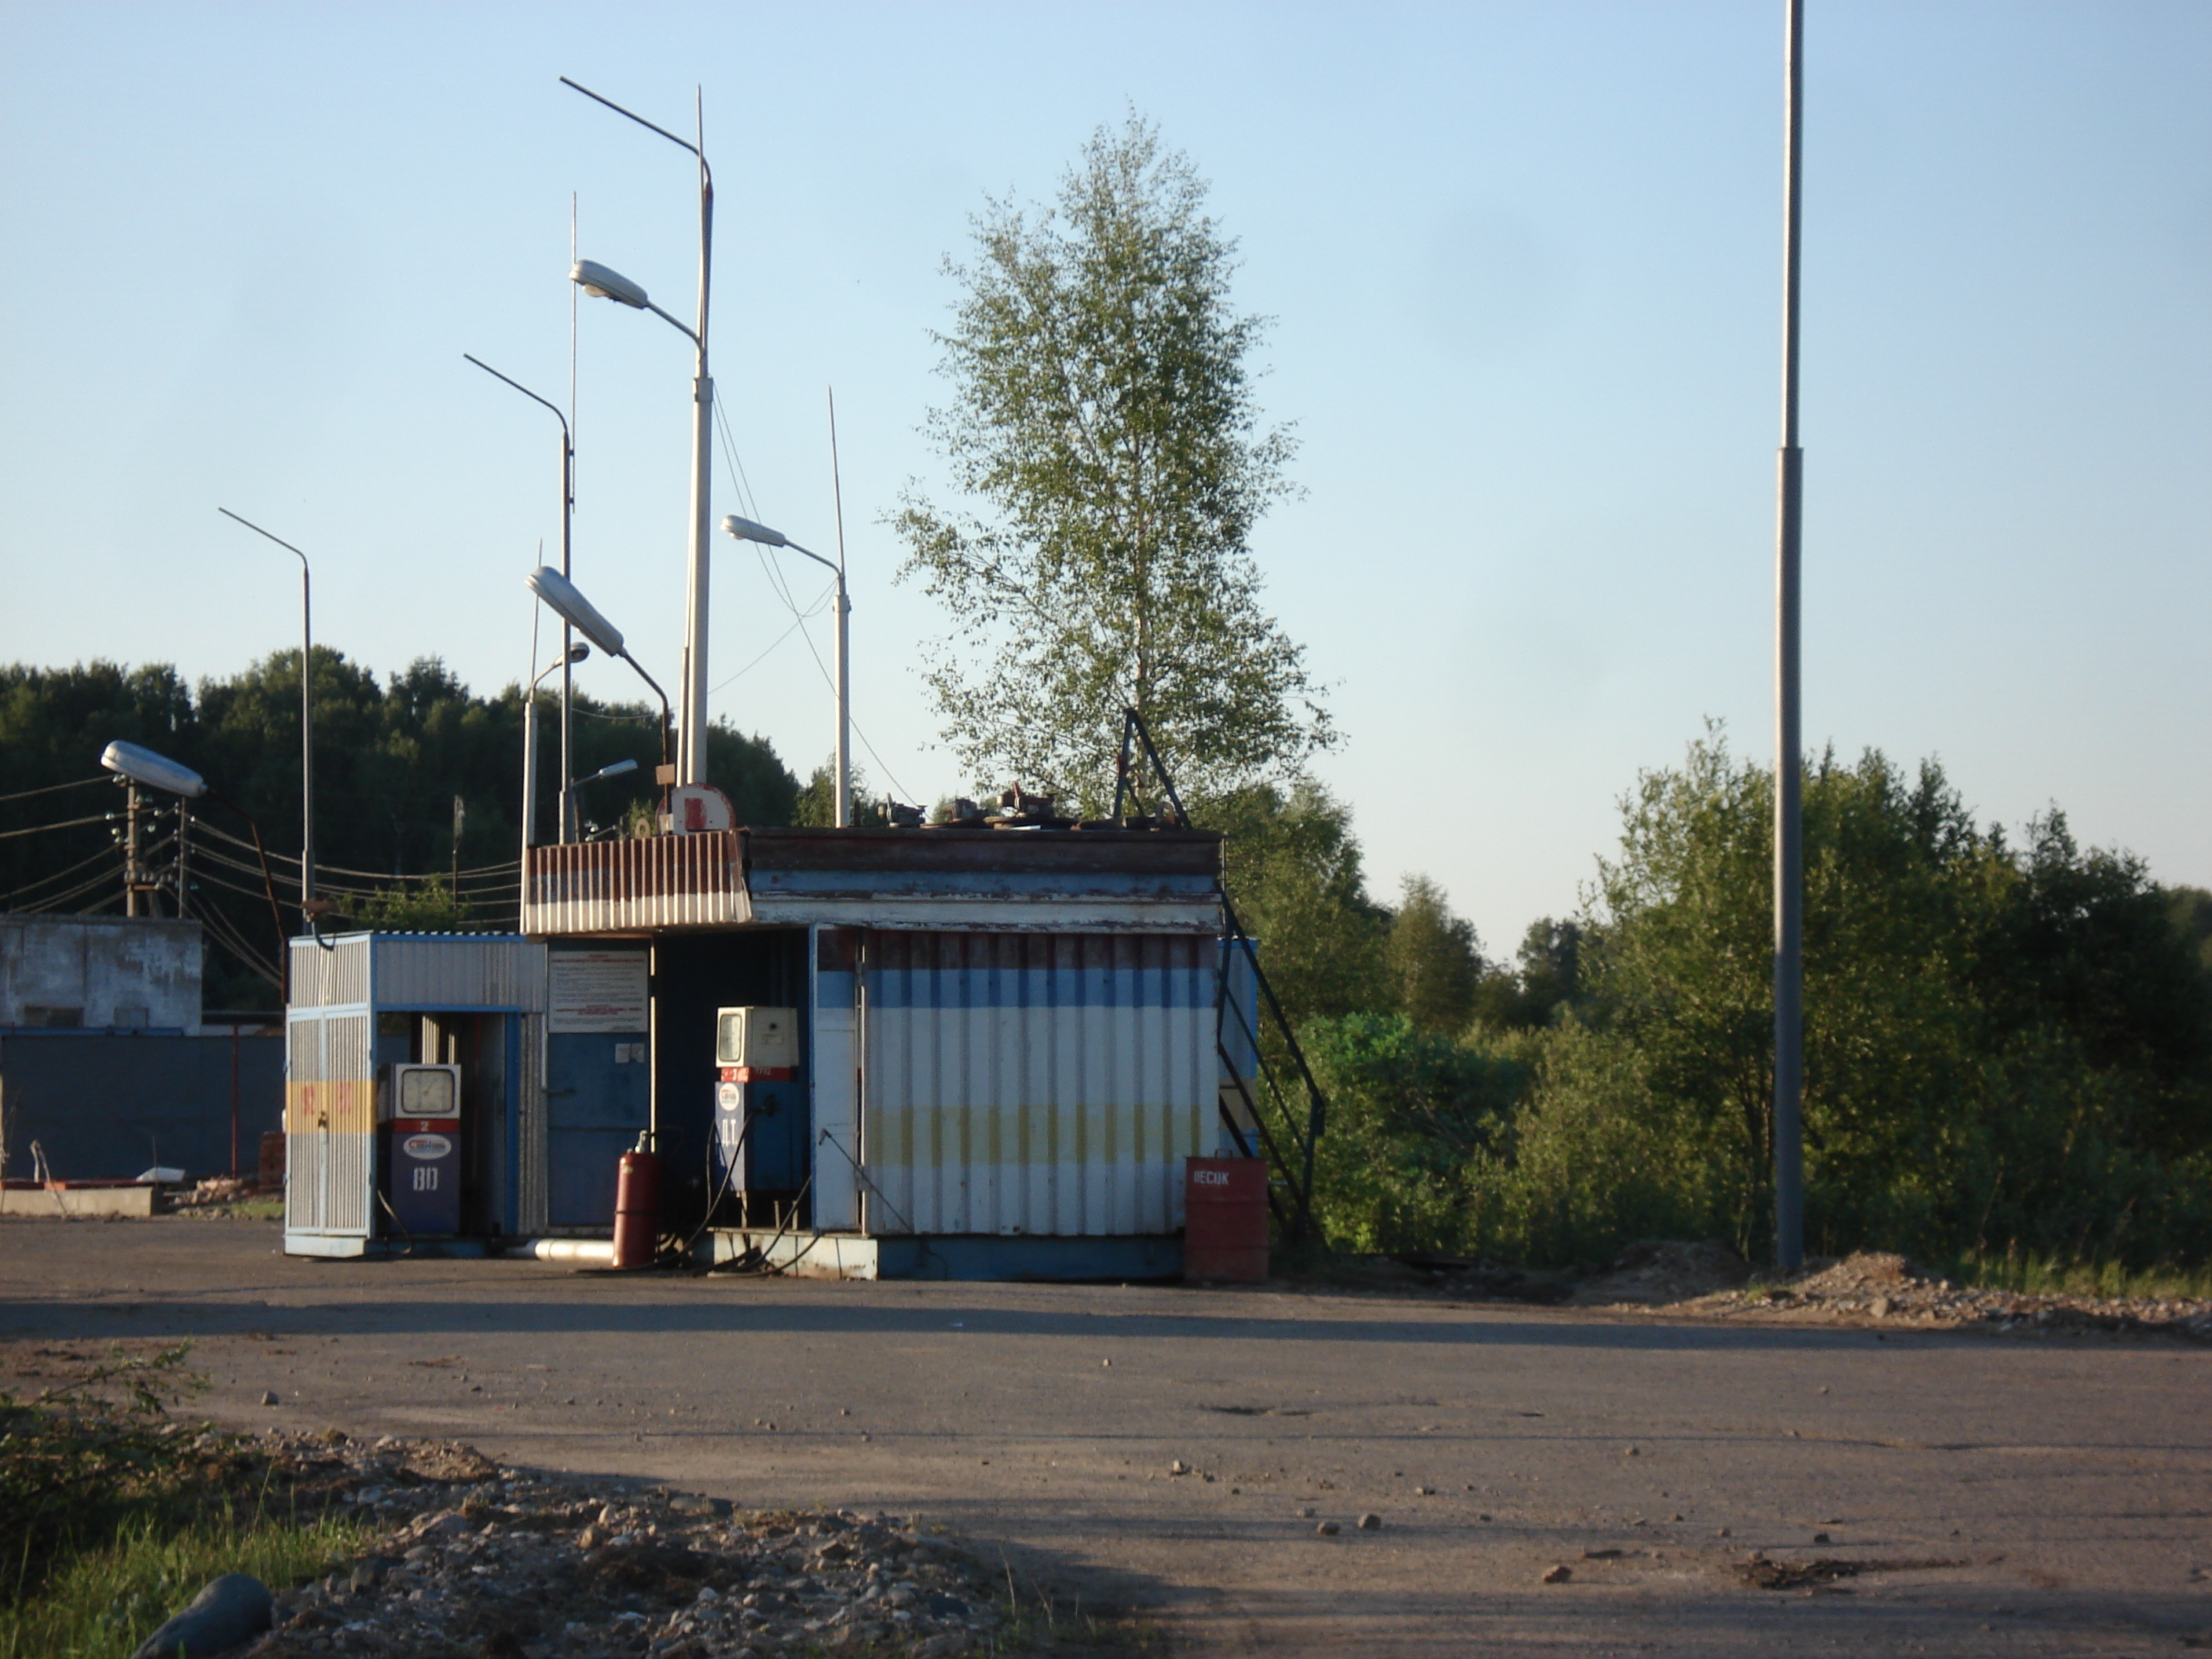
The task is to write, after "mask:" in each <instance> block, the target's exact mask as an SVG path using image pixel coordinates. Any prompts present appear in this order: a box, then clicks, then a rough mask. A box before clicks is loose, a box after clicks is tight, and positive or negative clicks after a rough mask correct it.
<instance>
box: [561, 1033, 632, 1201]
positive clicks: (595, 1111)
mask: <svg viewBox="0 0 2212 1659" xmlns="http://www.w3.org/2000/svg"><path fill="white" fill-rule="evenodd" d="M650 1054H651V1048H650V1045H649V1044H648V1042H647V1036H646V1034H645V1033H644V1032H643V1031H637V1032H599V1031H592V1032H578V1033H568V1034H562V1035H556V1036H549V1037H547V1038H546V1039H545V1127H546V1158H545V1163H546V1174H547V1195H546V1197H547V1204H546V1208H547V1215H546V1221H547V1223H548V1225H551V1226H555V1227H608V1228H611V1227H612V1226H613V1225H614V1220H615V1171H616V1166H617V1164H618V1162H619V1161H620V1159H621V1158H622V1155H623V1153H624V1152H628V1151H629V1149H630V1148H631V1147H632V1146H635V1145H636V1144H637V1138H638V1136H639V1134H640V1133H642V1132H643V1131H644V1130H646V1129H647V1128H648V1127H651V1124H652V1121H653V1067H652V1066H651V1064H650V1059H649V1057H650Z"/></svg>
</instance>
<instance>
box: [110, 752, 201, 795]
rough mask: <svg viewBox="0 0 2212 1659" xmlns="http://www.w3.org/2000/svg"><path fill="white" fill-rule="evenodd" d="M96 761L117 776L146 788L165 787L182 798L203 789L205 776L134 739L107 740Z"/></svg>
mask: <svg viewBox="0 0 2212 1659" xmlns="http://www.w3.org/2000/svg"><path fill="white" fill-rule="evenodd" d="M100 764H101V765H102V766H104V767H106V769H108V770H109V771H111V772H113V773H115V774H117V775H118V776H121V777H125V778H128V779H130V780H131V782H133V783H143V784H144V785H145V786H146V787H148V788H149V789H166V790H167V791H168V793H171V794H173V795H182V796H183V797H184V798H185V799H186V800H197V799H199V798H200V797H201V796H202V795H204V794H205V793H207V782H206V780H204V778H202V777H201V776H200V775H199V774H198V773H197V772H195V771H193V770H192V769H191V767H189V766H180V765H179V764H178V763H176V762H175V761H173V760H171V759H170V758H169V757H167V755H157V754H155V752H154V751H153V750H150V749H142V748H141V747H139V746H138V744H135V743H121V742H117V743H111V744H108V745H107V747H106V748H105V749H103V750H100Z"/></svg>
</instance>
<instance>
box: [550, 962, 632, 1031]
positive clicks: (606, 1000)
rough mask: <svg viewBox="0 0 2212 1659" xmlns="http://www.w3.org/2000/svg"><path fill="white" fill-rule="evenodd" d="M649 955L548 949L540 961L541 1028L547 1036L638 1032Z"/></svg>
mask: <svg viewBox="0 0 2212 1659" xmlns="http://www.w3.org/2000/svg"><path fill="white" fill-rule="evenodd" d="M650 963H651V957H650V954H649V953H648V952H647V951H551V952H550V953H549V954H548V956H547V958H546V985H545V1029H546V1030H548V1031H550V1032H574V1031H643V1030H650V1029H651V1028H652V1015H651V1012H650V1008H649V1006H648V999H649V995H650V993H649V991H648V989H647V985H648V979H649V968H650Z"/></svg>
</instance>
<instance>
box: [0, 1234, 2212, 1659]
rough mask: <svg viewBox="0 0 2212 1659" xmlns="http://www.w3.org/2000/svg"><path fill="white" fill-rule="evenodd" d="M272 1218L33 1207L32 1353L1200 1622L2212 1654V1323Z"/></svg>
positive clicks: (4, 1310)
mask: <svg viewBox="0 0 2212 1659" xmlns="http://www.w3.org/2000/svg"><path fill="white" fill-rule="evenodd" d="M278 1243H279V1235H278V1230H277V1228H276V1226H275V1225H274V1224H270V1223H264V1222H246V1221H235V1220H199V1219H191V1218H161V1219H156V1220H154V1221H131V1222H112V1223H89V1222H76V1223H64V1222H43V1221H8V1222H0V1342H4V1343H6V1344H8V1345H9V1346H15V1345H18V1344H25V1343H27V1344H30V1345H33V1346H35V1345H38V1344H40V1343H46V1342H52V1341H54V1340H60V1339H72V1340H107V1339H113V1338H122V1337H161V1338H179V1337H184V1338H190V1339H191V1340H192V1342H193V1344H194V1363H195V1364H197V1365H198V1366H199V1367H200V1368H201V1369H202V1370H204V1371H205V1372H206V1373H207V1374H208V1376H209V1377H210V1383H211V1386H210V1389H209V1391H208V1393H207V1394H206V1395H204V1398H203V1400H202V1401H201V1402H200V1408H201V1409H204V1411H205V1412H206V1413H208V1414H209V1415H210V1416H212V1417H214V1418H216V1419H218V1420H220V1421H222V1422H225V1423H228V1424H233V1425H240V1426H259V1425H265V1424H269V1423H272V1422H273V1423H277V1424H282V1425H285V1426H288V1427H306V1428H321V1427H325V1426H336V1427H339V1428H343V1429H344V1430H345V1431H348V1432H349V1433H354V1434H380V1433H390V1434H405V1435H417V1436H435V1437H456V1438H461V1439H465V1440H468V1441H469V1442H471V1443H473V1444H475V1445H477V1447H479V1448H481V1449H483V1451H485V1452H486V1453H488V1454H489V1455H493V1456H495V1457H498V1458H501V1459H503V1460H507V1461H509V1462H516V1463H520V1464H526V1465H530V1466H534V1467H538V1468H546V1469H550V1470H567V1471H570V1472H574V1473H587V1474H599V1475H605V1476H607V1477H609V1478H614V1477H635V1478H646V1479H651V1480H664V1481H667V1482H670V1483H672V1484H674V1485H677V1486H682V1487H684V1488H686V1489H688V1490H691V1491H696V1492H706V1493H708V1494H711V1495H714V1496H717V1497H724V1498H731V1499H732V1500H733V1501H735V1502H736V1503H738V1504H741V1505H744V1506H746V1507H750V1508H769V1507H781V1506H847V1507H851V1508H854V1509H860V1510H869V1511H874V1510H887V1511H890V1512H891V1513H893V1514H911V1513H915V1512H917V1511H918V1512H920V1513H921V1514H922V1515H924V1516H926V1517H928V1518H929V1519H931V1520H934V1521H937V1522H942V1523H944V1524H946V1525H948V1526H950V1527H951V1528H953V1529H954V1530H955V1531H956V1532H957V1533H958V1534H961V1535H963V1537H964V1538H965V1539H966V1540H967V1541H969V1543H970V1544H971V1546H972V1547H975V1549H976V1550H977V1551H978V1552H979V1553H981V1554H982V1555H983V1556H984V1557H985V1558H986V1559H989V1560H992V1561H994V1562H995V1561H999V1560H1000V1559H1003V1560H1004V1562H1005V1564H1006V1568H1007V1569H1008V1570H1009V1571H1011V1572H1012V1575H1013V1578H1014V1582H1015V1583H1017V1584H1018V1586H1019V1587H1020V1588H1021V1590H1022V1593H1023V1594H1024V1595H1031V1594H1034V1593H1036V1589H1035V1588H1033V1587H1041V1588H1042V1589H1048V1590H1049V1591H1050V1593H1051V1594H1052V1595H1054V1598H1055V1600H1054V1605H1055V1607H1056V1608H1057V1609H1060V1610H1066V1611H1068V1612H1073V1610H1074V1608H1075V1605H1076V1601H1077V1599H1078V1598H1080V1599H1081V1600H1082V1602H1083V1605H1084V1606H1085V1607H1116V1608H1129V1609H1134V1610H1137V1611H1139V1612H1140V1613H1142V1614H1143V1615H1144V1616H1145V1617H1146V1618H1147V1619H1148V1620H1153V1621H1156V1622H1157V1623H1158V1625H1159V1626H1162V1627H1164V1629H1165V1631H1166V1632H1167V1633H1168V1637H1169V1639H1170V1643H1171V1644H1172V1646H1173V1648H1174V1650H1175V1651H1176V1652H1178V1653H1198V1654H1268V1655H1277V1654H1287V1655H1303V1654H1322V1653H1330V1654H1363V1655H1364V1654H1376V1655H1389V1656H1413V1655H1431V1654H1435V1655H1447V1654H1449V1655H1462V1654H1468V1655H1473V1654H1480V1655H1492V1654H1496V1655H1512V1656H1521V1655H1538V1654H1554V1653H1557V1654H1573V1655H1596V1654H1612V1653H1621V1654H1628V1653H1635V1654H1666V1655H1671V1654H1681V1655H1697V1656H1701V1659H1702V1656H1732V1655H1738V1654H1743V1655H1749V1654H1761V1655H1767V1654H1773V1653H1777V1652H1782V1651H1784V1650H1787V1651H1788V1652H1789V1653H1790V1654H1791V1655H1792V1656H1793V1659H1796V1656H1814V1655H1825V1654H1838V1655H1843V1654H1849V1655H1853V1656H1859V1655H1869V1654H1875V1655H1881V1654H1893V1653H1894V1654H1909V1653H1927V1654H1938V1655H1984V1654H1986V1655H2005V1656H2028V1655H2098V1656H2132V1655H2136V1654H2145V1655H2148V1654H2160V1655H2172V1654H2179V1653H2181V1652H2183V1651H2185V1650H2188V1649H2191V1648H2195V1647H2203V1648H2212V1419H2208V1409H2207V1408H2208V1407H2209V1406H2212V1349H2208V1348H2207V1347H2206V1346H2203V1345H2200V1344H2192V1343H2185V1342H2183V1341H2181V1340H2176V1339H2170V1338H2140V1337H2108V1336H2068V1337H2035V1336H2028V1335H2024V1334H2013V1335H2002V1334H1985V1333H1979V1332H1971V1333H1968V1332H1948V1333H1947V1332H1939V1331H1924V1332H1923V1331H1897V1332H1881V1333H1877V1332H1875V1331H1872V1330H1869V1329H1865V1328H1844V1327H1838V1328H1791V1327H1778V1326H1749V1325H1739V1324H1731V1325H1728V1326H1719V1325H1714V1324H1708V1323H1699V1322H1693V1321H1689V1320H1682V1319H1669V1318H1667V1317H1664V1316H1634V1315H1620V1314H1599V1313H1591V1312H1586V1311H1583V1312H1574V1311H1562V1310H1535V1309H1528V1308H1521V1307H1516V1306H1508V1305H1503V1304H1443V1303H1439V1302H1436V1301H1431V1300H1421V1299H1415V1298H1401V1297H1389V1296H1383V1295H1372V1296H1369V1295H1351V1294H1343V1293H1334V1292H1324V1291H1303V1290H1299V1289H1297V1288H1285V1287H1281V1286H1270V1287H1267V1288H1265V1289H1254V1290H1249V1291H1228V1290H1199V1289H1188V1288H1184V1287H1182V1286H1165V1285H1127V1286H1119V1285H974V1284H947V1283H928V1284H915V1283H890V1284H837V1283H825V1282H821V1281H815V1280H799V1279H750V1278H730V1277H722V1276H715V1277H711V1278H708V1277H672V1276H658V1275H654V1276H644V1277H639V1276H618V1275H615V1274H612V1273H604V1272H588V1271H586V1272H578V1271H574V1270H572V1269H570V1268H568V1267H557V1266H549V1265H544V1264H538V1263H526V1262H508V1261H375V1262H324V1261H304V1260H295V1259H291V1258H288V1257H285V1256H283V1255H281V1254H280V1253H279V1251H278V1248H277V1246H278ZM264 1391H273V1392H274V1393H276V1395H277V1396H278V1398H279V1403H278V1404H277V1405H276V1406H275V1407H268V1406H265V1405H264V1404H262V1403H261V1401H262V1398H263V1395H264ZM1178 1465H1180V1466H1181V1467H1182V1468H1184V1469H1185V1470H1187V1471H1188V1472H1187V1473H1181V1474H1178V1473H1175V1472H1173V1471H1174V1470H1175V1469H1176V1467H1177V1466H1178ZM1364 1514H1372V1515H1374V1516H1377V1517H1379V1519H1380V1523H1381V1524H1380V1526H1379V1527H1378V1528H1375V1529H1373V1530H1362V1529H1361V1528H1359V1527H1358V1520H1359V1517H1360V1516H1362V1515H1364ZM1322 1522H1335V1523H1337V1526H1338V1528H1339V1530H1338V1531H1337V1532H1336V1533H1335V1534H1334V1535H1323V1534H1321V1533H1320V1532H1318V1531H1317V1530H1316V1528H1317V1527H1319V1526H1320V1525H1321V1524H1322ZM1760 1553H1763V1556H1764V1558H1765V1561H1764V1564H1761V1563H1760V1562H1759V1561H1756V1560H1754V1559H1753V1557H1754V1555H1755V1554H1760ZM1817 1563H1830V1564H1834V1565H1826V1566H1814V1565H1810V1564H1817ZM1561 1567H1564V1568H1565V1569H1567V1576H1566V1577H1565V1580H1564V1581H1563V1582H1555V1583H1545V1582H1543V1581H1544V1579H1545V1577H1546V1575H1547V1573H1551V1572H1553V1570H1554V1569H1557V1568H1561ZM1801 1570H1805V1571H1801ZM1777 1580H1779V1581H1780V1583H1779V1587H1773V1586H1774V1581H1777Z"/></svg>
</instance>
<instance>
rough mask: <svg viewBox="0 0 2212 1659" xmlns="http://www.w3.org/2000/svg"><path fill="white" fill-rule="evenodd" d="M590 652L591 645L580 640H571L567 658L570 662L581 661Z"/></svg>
mask: <svg viewBox="0 0 2212 1659" xmlns="http://www.w3.org/2000/svg"><path fill="white" fill-rule="evenodd" d="M591 654H592V647H590V646H588V645H586V644H585V643H584V641H581V640H576V641H572V642H571V643H570V645H569V647H568V660H569V661H570V662H572V663H576V662H581V661H583V659H585V658H586V657H588V656H590V655H591Z"/></svg>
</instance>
